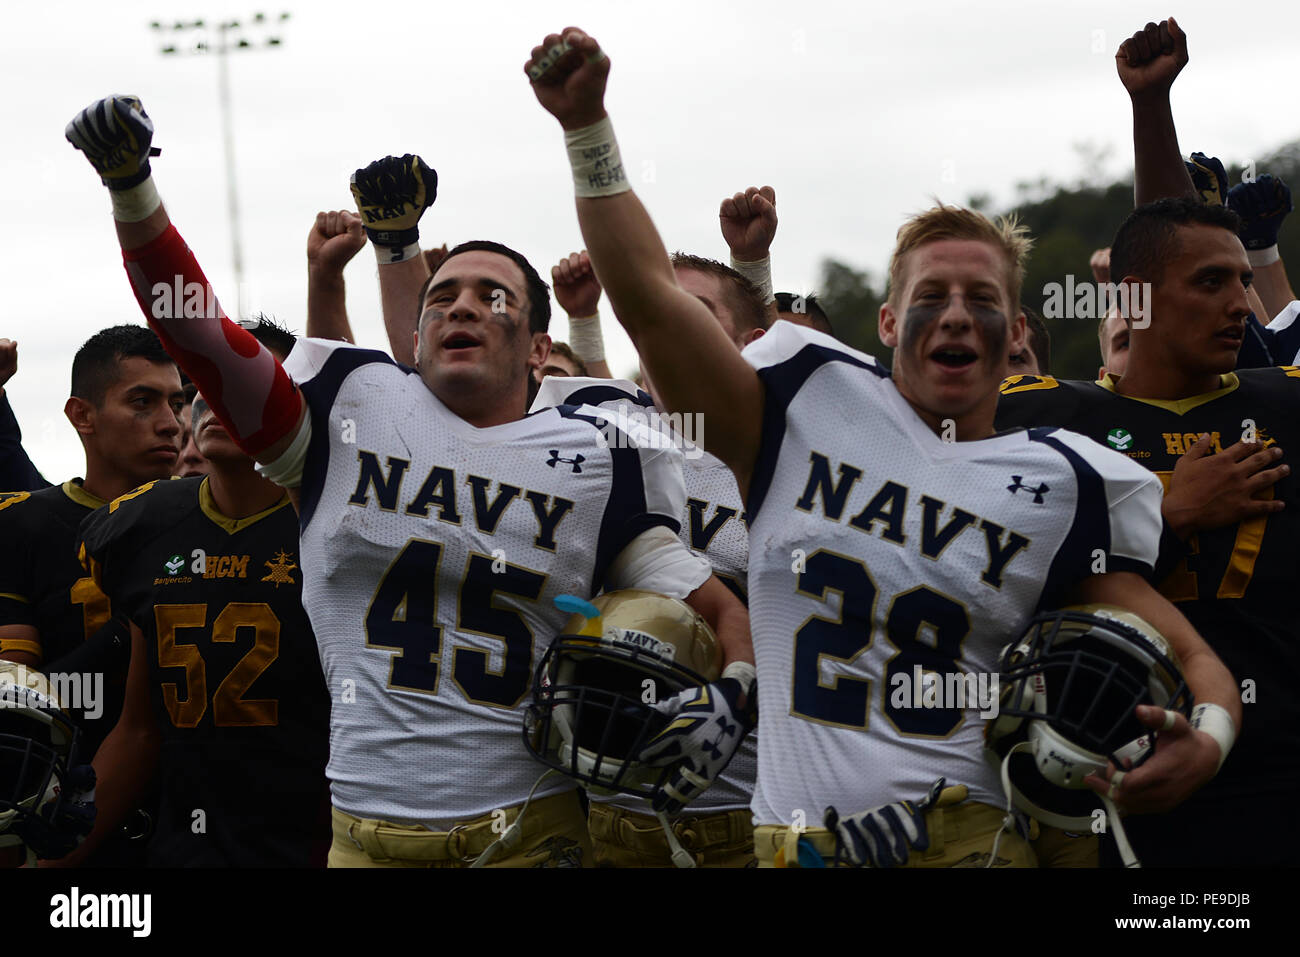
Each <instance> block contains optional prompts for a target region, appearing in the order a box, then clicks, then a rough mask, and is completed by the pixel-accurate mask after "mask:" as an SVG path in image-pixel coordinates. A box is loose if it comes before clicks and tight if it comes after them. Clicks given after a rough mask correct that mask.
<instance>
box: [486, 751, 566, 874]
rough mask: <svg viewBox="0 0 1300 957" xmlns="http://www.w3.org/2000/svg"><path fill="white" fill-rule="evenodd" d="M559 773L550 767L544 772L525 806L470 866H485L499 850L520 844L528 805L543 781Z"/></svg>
mask: <svg viewBox="0 0 1300 957" xmlns="http://www.w3.org/2000/svg"><path fill="white" fill-rule="evenodd" d="M559 773H560V772H559V771H557V770H555V768H549V769H547V770H546V771H543V772H542V776H541V777H540V778H538V779H537V780H536V781H534V782H533V787H532V790H531V791H529V792H528V797H527V798H525V799H524V806H523V807H521V808H520V809H519V813H518V814H516V815H515V819H514V820H513V821H511V822H510V826H509V827H508V828H506V829H505V831H504V832H502V834H501V836H500V837H498V838H497V839H496V840H495V841H493V842H492V843H491V844H489V845H488V846H487V847H485V848H483V853H482V854H480V855H479V856H478V857H476V858H474V860H473V862H472V863H471V864H470V865H469V866H470V867H485V866H487V865H488V864H490V863H491V862H492V858H494V857H496V856H497V853H498V852H500V851H511V850H514V849H515V848H516V847H518V846H519V834H520V829H521V825H522V824H523V820H524V815H525V814H526V813H528V805H529V804H531V803H532V801H533V795H534V794H536V793H537V789H538V788H539V787H541V784H542V782H543V781H545V780H546V779H547V778H548V777H550V776H551V775H552V774H559Z"/></svg>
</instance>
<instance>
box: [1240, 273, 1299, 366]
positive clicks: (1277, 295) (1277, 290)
mask: <svg viewBox="0 0 1300 957" xmlns="http://www.w3.org/2000/svg"><path fill="white" fill-rule="evenodd" d="M1251 269H1252V271H1253V272H1254V273H1255V280H1254V282H1253V283H1252V284H1251V287H1250V288H1251V290H1252V291H1253V292H1256V293H1258V294H1259V299H1260V302H1261V303H1262V304H1263V307H1264V313H1263V314H1262V315H1261V314H1258V313H1257V314H1256V316H1255V318H1256V319H1258V320H1259V321H1260V322H1262V323H1263V324H1264V325H1268V324H1269V322H1270V321H1271V320H1272V319H1273V318H1274V317H1276V316H1277V314H1278V313H1279V312H1281V311H1282V310H1283V309H1285V308H1286V307H1287V306H1289V305H1290V304H1291V303H1292V302H1294V301H1295V298H1296V295H1295V292H1294V291H1293V290H1292V289H1291V281H1290V280H1289V279H1287V275H1286V263H1284V262H1283V261H1282V260H1281V259H1279V260H1277V261H1276V262H1272V263H1269V264H1268V265H1267V266H1252V267H1251ZM1285 359H1286V361H1290V359H1291V356H1286V357H1285Z"/></svg>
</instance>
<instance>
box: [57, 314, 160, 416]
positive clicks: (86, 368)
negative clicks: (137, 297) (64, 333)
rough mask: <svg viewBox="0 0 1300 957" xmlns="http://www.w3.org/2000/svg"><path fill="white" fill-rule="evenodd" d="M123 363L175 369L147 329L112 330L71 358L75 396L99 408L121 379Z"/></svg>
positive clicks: (103, 331) (89, 341)
mask: <svg viewBox="0 0 1300 957" xmlns="http://www.w3.org/2000/svg"><path fill="white" fill-rule="evenodd" d="M123 359H148V360H149V361H150V362H154V363H157V364H158V365H175V362H174V361H173V360H172V357H171V356H169V355H168V354H167V352H166V350H164V349H163V347H162V343H161V342H160V341H159V340H158V336H157V335H156V334H155V333H154V331H153V330H152V329H150V328H149V327H148V326H109V327H108V328H107V329H101V330H99V332H97V333H95V334H94V335H93V336H91V337H90V338H89V339H87V340H86V341H85V342H84V343H83V344H82V346H81V348H80V349H78V350H77V354H76V355H75V356H73V358H72V395H73V396H75V397H76V398H78V399H85V400H86V401H87V402H90V403H92V404H93V405H95V406H96V407H98V406H100V405H102V404H103V402H104V396H105V395H107V394H108V390H109V388H110V387H112V386H113V385H114V384H115V383H116V382H117V381H118V380H119V379H120V378H121V376H120V374H119V368H118V364H119V363H120V362H121V361H122V360H123Z"/></svg>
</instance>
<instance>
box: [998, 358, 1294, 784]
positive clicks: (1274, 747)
mask: <svg viewBox="0 0 1300 957" xmlns="http://www.w3.org/2000/svg"><path fill="white" fill-rule="evenodd" d="M1298 412H1300V367H1295V366H1281V367H1272V368H1262V369H1246V370H1241V371H1238V372H1236V373H1233V374H1230V375H1225V376H1222V377H1221V379H1220V387H1219V388H1218V389H1216V390H1215V391H1213V392H1208V393H1206V394H1204V395H1197V396H1192V397H1190V398H1186V399H1180V400H1176V401H1162V400H1154V399H1134V398H1128V397H1126V396H1122V395H1119V394H1118V393H1117V392H1115V386H1114V381H1113V380H1112V379H1111V378H1110V377H1107V378H1106V379H1104V380H1102V381H1101V382H1098V383H1093V382H1070V381H1063V380H1057V379H1053V378H1050V377H1040V376H1029V375H1020V376H1012V377H1011V378H1009V379H1007V380H1006V381H1005V382H1004V383H1003V385H1002V390H1001V399H1000V401H999V403H998V416H997V426H998V428H999V429H1007V428H1013V427H1016V426H1025V427H1029V426H1046V425H1054V426H1060V427H1063V428H1066V429H1070V430H1072V431H1075V432H1079V433H1082V434H1083V435H1086V436H1088V437H1089V438H1091V439H1093V440H1094V441H1096V442H1099V443H1100V444H1102V445H1105V446H1106V447H1108V448H1111V449H1114V450H1115V451H1117V452H1121V453H1123V454H1124V455H1127V456H1129V457H1130V458H1131V459H1133V460H1134V461H1135V462H1138V463H1139V464H1141V465H1143V466H1144V467H1146V468H1148V469H1150V470H1151V471H1153V472H1155V473H1156V474H1157V475H1159V476H1160V477H1161V479H1162V481H1163V482H1164V484H1165V487H1166V489H1167V488H1168V486H1169V477H1170V476H1171V475H1172V473H1173V469H1174V466H1175V465H1176V464H1177V462H1178V459H1179V458H1180V457H1181V456H1182V455H1184V454H1185V453H1186V452H1187V450H1188V449H1189V448H1190V447H1191V446H1192V445H1193V444H1195V443H1196V441H1197V439H1198V437H1199V436H1200V435H1201V434H1203V433H1206V432H1208V433H1209V434H1210V440H1211V453H1212V454H1213V453H1217V452H1220V451H1222V450H1223V449H1225V448H1228V447H1229V446H1231V445H1233V444H1235V443H1236V442H1238V441H1240V440H1243V439H1245V440H1247V441H1249V440H1252V439H1253V440H1254V441H1258V442H1262V443H1264V444H1265V445H1266V446H1268V445H1273V444H1275V443H1276V444H1278V445H1280V446H1281V447H1282V448H1283V449H1284V450H1288V451H1289V450H1292V449H1300V416H1298V415H1297V413H1298ZM1283 461H1286V458H1285V457H1284V458H1283ZM1298 480H1300V476H1298V475H1297V473H1295V472H1292V474H1290V475H1287V476H1285V477H1283V478H1282V479H1281V480H1280V481H1279V482H1277V483H1276V484H1275V485H1274V486H1273V488H1272V489H1271V490H1269V491H1268V492H1267V493H1265V495H1268V496H1272V497H1275V498H1278V499H1281V500H1282V501H1284V502H1285V503H1286V508H1285V509H1283V510H1282V511H1280V512H1274V513H1272V514H1269V515H1265V516H1259V517H1256V518H1250V519H1246V520H1244V521H1242V522H1239V523H1237V524H1235V525H1230V526H1227V527H1224V528H1219V529H1213V530H1210V531H1205V532H1199V533H1197V534H1195V535H1193V536H1192V537H1191V539H1190V540H1189V541H1188V542H1187V543H1186V547H1185V552H1184V553H1183V554H1182V555H1180V556H1175V557H1176V558H1178V560H1177V561H1176V564H1173V568H1172V571H1170V572H1169V573H1168V574H1167V575H1165V576H1164V577H1163V578H1162V579H1161V580H1160V581H1158V582H1156V586H1157V588H1159V590H1160V592H1161V593H1162V594H1163V595H1164V596H1165V597H1166V598H1168V599H1169V600H1170V601H1172V602H1174V603H1176V604H1177V606H1178V609H1179V610H1180V611H1181V612H1182V613H1183V614H1184V615H1185V616H1186V617H1187V618H1188V620H1189V621H1191V623H1192V624H1193V625H1194V626H1195V627H1196V629H1197V631H1199V632H1200V634H1201V635H1202V636H1203V637H1204V638H1205V639H1206V641H1208V642H1209V644H1210V646H1211V647H1212V648H1213V649H1214V650H1215V652H1216V653H1218V655H1219V657H1220V658H1222V659H1223V661H1224V663H1225V664H1226V665H1227V666H1228V668H1229V669H1230V670H1231V671H1232V673H1233V675H1234V676H1235V677H1236V679H1237V681H1238V683H1239V684H1240V686H1241V689H1242V700H1243V702H1244V709H1245V713H1244V724H1243V729H1242V735H1241V737H1240V738H1239V740H1238V742H1237V744H1236V746H1235V747H1234V749H1233V751H1232V753H1231V755H1229V757H1228V761H1227V763H1226V764H1225V765H1224V767H1223V770H1222V771H1221V772H1220V773H1219V775H1218V777H1216V778H1215V780H1214V781H1212V782H1211V783H1210V784H1209V785H1207V787H1206V789H1205V790H1206V792H1209V793H1211V794H1219V795H1224V796H1226V795H1233V794H1240V795H1247V794H1250V795H1260V794H1264V793H1270V792H1272V793H1277V792H1283V791H1286V792H1291V793H1294V792H1295V790H1296V788H1297V787H1298V786H1300V764H1297V762H1296V761H1295V755H1296V754H1300V697H1297V695H1296V694H1295V688H1296V685H1297V682H1298V681H1300V618H1298V617H1297V615H1296V606H1295V595H1296V591H1297V587H1298V586H1300V486H1298V485H1297V482H1298Z"/></svg>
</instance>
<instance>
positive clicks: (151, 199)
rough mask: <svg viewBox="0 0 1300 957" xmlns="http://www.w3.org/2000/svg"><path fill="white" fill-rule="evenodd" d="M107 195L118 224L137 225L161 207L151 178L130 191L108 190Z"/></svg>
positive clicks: (160, 201)
mask: <svg viewBox="0 0 1300 957" xmlns="http://www.w3.org/2000/svg"><path fill="white" fill-rule="evenodd" d="M108 195H109V196H111V197H112V198H113V218H114V219H116V220H117V221H118V222H119V223H138V222H140V221H141V220H143V219H148V218H149V216H150V214H151V213H153V211H154V210H155V209H157V208H158V207H159V206H161V205H162V200H161V199H160V198H159V197H158V189H157V187H155V186H154V184H153V177H152V176H150V177H149V178H148V179H146V180H145V181H144V182H143V183H137V184H136V185H135V186H132V187H131V188H130V189H110V190H109V191H108Z"/></svg>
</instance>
